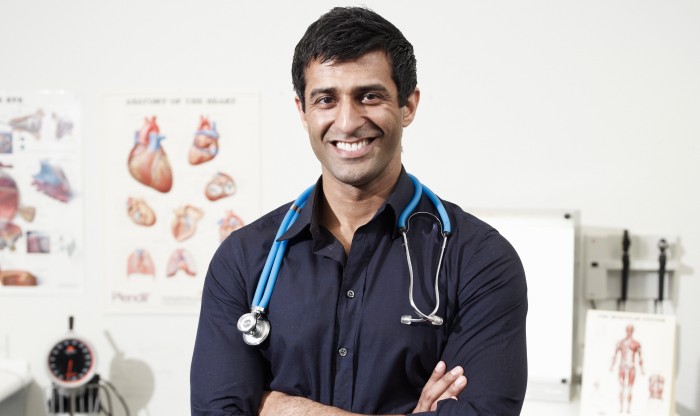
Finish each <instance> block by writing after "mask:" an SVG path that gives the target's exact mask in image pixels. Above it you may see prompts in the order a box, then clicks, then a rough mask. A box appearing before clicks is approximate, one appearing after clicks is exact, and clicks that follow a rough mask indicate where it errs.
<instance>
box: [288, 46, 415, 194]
mask: <svg viewBox="0 0 700 416" xmlns="http://www.w3.org/2000/svg"><path fill="white" fill-rule="evenodd" d="M305 79H306V90H305V91H304V99H305V101H306V102H305V104H306V111H302V108H301V107H302V106H301V102H300V101H299V98H298V97H297V100H296V104H297V109H298V110H299V115H300V116H301V120H302V123H303V125H304V128H305V129H306V131H307V132H308V133H309V140H310V141H311V147H312V149H313V151H314V153H315V154H316V157H317V158H318V160H319V161H320V162H321V165H322V167H323V174H324V177H325V176H330V177H331V178H332V179H335V180H336V181H338V182H340V183H343V184H348V185H353V186H358V187H363V186H367V185H372V184H374V183H378V182H379V181H380V180H381V179H382V178H383V177H387V176H390V177H393V179H395V176H394V174H395V175H398V172H400V170H401V134H402V131H403V128H404V127H406V126H408V125H409V124H411V122H412V121H413V117H414V116H415V111H416V107H417V105H418V99H419V92H418V90H417V89H416V91H414V93H413V94H411V96H410V97H409V98H408V103H407V104H406V105H405V106H404V107H399V102H398V95H397V89H396V85H395V84H394V81H393V79H392V78H391V66H390V64H389V61H388V59H387V57H386V55H385V54H384V52H371V53H368V54H366V55H363V56H362V57H360V58H359V59H357V60H355V61H350V62H342V63H338V62H334V61H331V62H325V63H321V62H320V61H318V60H317V61H313V62H312V63H311V64H310V65H309V67H308V68H307V69H306V72H305Z"/></svg>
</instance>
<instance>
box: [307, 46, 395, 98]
mask: <svg viewBox="0 0 700 416" xmlns="http://www.w3.org/2000/svg"><path fill="white" fill-rule="evenodd" d="M304 78H305V80H306V91H305V93H308V92H309V91H311V90H313V89H318V88H323V89H327V88H336V89H339V88H354V87H357V86H362V85H370V84H379V85H383V86H384V87H385V88H387V89H388V90H392V91H395V90H396V85H395V83H394V80H393V78H392V70H391V64H390V62H389V59H388V57H387V56H386V53H384V52H383V51H375V52H370V53H367V54H365V55H362V56H360V57H359V58H357V59H355V60H352V61H338V60H331V61H327V62H322V61H321V59H315V60H313V61H311V63H310V64H309V66H308V67H307V68H306V71H305V73H304Z"/></svg>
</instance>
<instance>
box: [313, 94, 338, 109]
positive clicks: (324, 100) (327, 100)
mask: <svg viewBox="0 0 700 416" xmlns="http://www.w3.org/2000/svg"><path fill="white" fill-rule="evenodd" d="M333 103H335V100H334V99H333V97H331V96H329V95H324V96H321V97H319V98H318V99H317V100H316V101H314V104H316V105H320V106H324V107H328V106H330V105H333Z"/></svg>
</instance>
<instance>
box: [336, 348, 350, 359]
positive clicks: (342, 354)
mask: <svg viewBox="0 0 700 416" xmlns="http://www.w3.org/2000/svg"><path fill="white" fill-rule="evenodd" d="M338 354H340V356H341V357H345V356H346V355H348V350H347V349H345V348H341V349H339V350H338Z"/></svg>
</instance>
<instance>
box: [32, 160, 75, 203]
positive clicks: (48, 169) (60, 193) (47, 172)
mask: <svg viewBox="0 0 700 416" xmlns="http://www.w3.org/2000/svg"><path fill="white" fill-rule="evenodd" d="M40 163H41V167H40V169H39V173H37V174H36V175H34V176H33V180H32V185H34V186H36V189H37V190H38V191H39V192H42V193H44V194H46V195H48V196H50V197H51V198H53V199H55V200H58V201H61V202H68V201H70V199H71V198H72V197H73V193H72V192H71V189H70V184H69V183H68V178H67V177H66V174H65V173H63V169H61V167H60V166H58V165H53V164H50V163H49V162H48V161H46V160H42V161H41V162H40Z"/></svg>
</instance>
